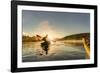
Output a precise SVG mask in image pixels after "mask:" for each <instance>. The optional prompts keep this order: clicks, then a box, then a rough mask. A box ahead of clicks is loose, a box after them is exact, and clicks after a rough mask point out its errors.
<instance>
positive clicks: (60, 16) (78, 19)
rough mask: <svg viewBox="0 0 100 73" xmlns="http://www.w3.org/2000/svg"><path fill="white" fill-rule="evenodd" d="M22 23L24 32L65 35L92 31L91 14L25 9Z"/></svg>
mask: <svg viewBox="0 0 100 73" xmlns="http://www.w3.org/2000/svg"><path fill="white" fill-rule="evenodd" d="M22 25H23V34H29V35H31V36H33V35H36V34H39V35H42V36H44V35H46V34H49V35H52V36H54V37H64V36H67V35H72V34H77V33H86V32H90V14H89V13H74V12H47V11H33V10H23V11H22Z"/></svg>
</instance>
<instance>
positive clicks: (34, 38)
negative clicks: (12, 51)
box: [22, 35, 42, 42]
mask: <svg viewBox="0 0 100 73" xmlns="http://www.w3.org/2000/svg"><path fill="white" fill-rule="evenodd" d="M41 39H42V37H41V36H39V35H36V36H32V37H30V36H24V35H23V37H22V41H23V42H37V41H41Z"/></svg>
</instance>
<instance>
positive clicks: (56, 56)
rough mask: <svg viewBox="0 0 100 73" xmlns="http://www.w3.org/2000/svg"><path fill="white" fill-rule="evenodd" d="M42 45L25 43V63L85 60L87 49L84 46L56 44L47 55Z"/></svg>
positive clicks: (23, 49)
mask: <svg viewBox="0 0 100 73" xmlns="http://www.w3.org/2000/svg"><path fill="white" fill-rule="evenodd" d="M40 43H41V42H24V43H23V46H22V47H23V48H22V61H23V62H34V61H55V60H76V59H85V49H84V48H83V45H73V44H72V45H71V44H65V43H62V42H55V43H52V44H51V45H50V48H49V54H47V55H45V54H44V51H43V50H42V49H41V46H40ZM41 54H43V55H41Z"/></svg>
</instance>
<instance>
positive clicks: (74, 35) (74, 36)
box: [59, 33, 90, 40]
mask: <svg viewBox="0 0 100 73" xmlns="http://www.w3.org/2000/svg"><path fill="white" fill-rule="evenodd" d="M82 38H86V39H90V33H80V34H73V35H69V36H66V37H63V38H61V39H59V40H73V39H75V40H81V39H82Z"/></svg>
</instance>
